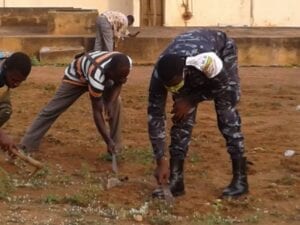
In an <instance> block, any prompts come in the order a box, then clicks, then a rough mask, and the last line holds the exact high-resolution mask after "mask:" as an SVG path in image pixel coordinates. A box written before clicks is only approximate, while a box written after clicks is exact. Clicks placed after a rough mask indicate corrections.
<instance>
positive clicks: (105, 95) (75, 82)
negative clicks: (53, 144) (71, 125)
mask: <svg viewBox="0 0 300 225" xmlns="http://www.w3.org/2000/svg"><path fill="white" fill-rule="evenodd" d="M131 67H132V61H131V59H130V58H129V56H127V55H125V54H123V53H120V52H103V51H93V52H88V53H83V54H81V55H79V56H77V57H75V59H74V60H73V61H72V62H71V63H70V65H69V66H68V67H67V68H66V69H65V74H64V77H63V80H62V83H61V85H60V86H59V87H58V90H57V91H56V93H55V95H54V96H53V98H52V100H50V102H49V103H48V104H47V105H46V106H45V107H44V108H43V109H42V110H41V112H40V113H39V114H38V115H37V117H36V118H35V120H34V121H33V123H32V124H31V126H30V127H29V128H28V129H27V131H26V133H25V135H24V137H23V138H22V140H21V143H20V147H21V148H22V149H23V151H24V152H27V153H28V152H35V151H37V150H38V149H39V146H40V143H41V140H42V138H43V136H44V135H45V134H46V132H47V131H48V130H49V129H50V127H51V125H52V124H53V123H54V122H55V120H56V119H57V118H58V117H59V116H60V115H61V114H62V113H63V112H64V111H65V110H67V109H68V108H69V107H70V106H71V105H72V104H73V103H74V102H75V101H76V100H77V99H78V98H79V97H80V96H81V95H82V94H84V93H86V92H89V97H90V100H91V104H92V110H93V117H94V122H95V124H96V127H97V129H98V131H99V133H100V135H101V136H102V137H103V139H104V141H105V143H106V145H107V151H108V152H109V153H116V152H118V151H119V150H120V148H121V98H120V92H121V88H122V86H123V84H125V83H126V81H127V76H128V74H129V72H130V69H131ZM105 114H107V118H108V123H109V128H110V129H109V130H108V129H107V127H106V123H105V119H104V118H105ZM70 119H74V118H70Z"/></svg>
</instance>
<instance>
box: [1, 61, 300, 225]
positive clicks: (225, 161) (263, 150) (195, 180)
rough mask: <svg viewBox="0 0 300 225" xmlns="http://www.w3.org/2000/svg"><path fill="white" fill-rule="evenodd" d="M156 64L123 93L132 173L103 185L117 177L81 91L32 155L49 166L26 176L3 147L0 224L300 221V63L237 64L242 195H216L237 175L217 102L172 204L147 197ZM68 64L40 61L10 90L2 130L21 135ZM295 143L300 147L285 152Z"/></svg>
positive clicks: (199, 130) (197, 131) (200, 122)
mask: <svg viewBox="0 0 300 225" xmlns="http://www.w3.org/2000/svg"><path fill="white" fill-rule="evenodd" d="M151 69H152V68H151V67H150V66H149V67H148V66H145V67H143V66H136V67H134V69H133V70H132V72H131V75H130V78H129V81H128V83H127V84H126V85H125V86H124V89H123V92H122V99H123V103H124V129H123V138H124V146H125V148H124V151H123V152H122V154H121V155H120V157H119V166H120V168H119V169H120V176H128V180H127V181H123V182H122V183H121V184H120V185H119V186H117V187H114V188H111V189H107V188H106V183H107V179H108V178H111V177H114V174H113V173H112V171H111V162H110V161H109V159H108V157H107V154H106V148H105V145H104V144H103V141H102V139H101V137H100V136H99V134H98V133H97V131H96V128H95V126H94V124H93V120H92V114H91V107H90V102H89V99H88V96H87V95H84V96H82V97H81V98H80V99H79V101H77V102H76V103H75V104H74V105H73V106H72V107H71V108H70V109H69V110H67V111H66V112H65V113H64V114H63V115H62V116H61V117H60V118H59V119H58V120H57V121H56V123H55V124H54V125H53V126H52V128H51V129H50V130H49V132H48V133H47V134H46V136H45V138H44V139H43V143H42V145H41V149H40V151H39V152H38V153H37V154H35V155H34V157H36V158H38V159H40V160H41V161H43V162H44V163H45V164H46V167H45V169H43V170H41V171H39V172H38V173H37V174H36V175H35V176H33V177H32V178H28V175H29V172H30V171H32V168H31V167H30V166H28V165H24V164H23V163H22V162H20V161H17V162H16V165H13V164H11V163H9V162H7V161H6V157H5V155H4V154H0V169H1V168H2V169H1V170H0V224H1V225H4V224H18V225H19V224H25V225H29V224H30V225H32V224H36V225H100V224H101V225H102V224H125V225H127V224H128V225H129V224H145V225H147V224H158V225H164V224H192V225H193V224H195V225H196V224H261V225H268V224H289V225H296V224H298V225H299V224H300V222H299V221H300V109H298V110H297V106H298V107H300V106H299V105H300V79H299V74H300V68H292V67H290V68H276V67H267V68H261V67H243V68H241V69H240V74H241V86H242V99H241V102H240V105H239V109H240V114H241V117H242V122H243V128H242V129H243V132H244V135H245V145H246V151H247V157H248V159H249V160H250V161H251V162H252V165H250V168H249V177H248V179H249V184H250V193H249V194H248V195H247V196H246V197H244V198H241V199H238V200H220V199H218V196H220V194H221V191H222V188H224V187H225V186H226V185H227V184H228V183H229V181H230V179H231V175H230V173H231V165H230V161H229V156H228V154H227V152H226V149H225V144H224V140H223V138H222V137H221V135H220V133H219V131H218V129H217V126H216V118H215V117H216V116H215V112H214V108H213V104H212V102H204V103H201V105H200V107H199V108H198V116H197V124H196V125H195V128H194V131H193V138H192V142H191V147H190V150H189V155H188V157H187V160H186V167H185V170H186V172H185V182H186V195H184V196H183V197H178V198H177V199H176V201H175V204H174V205H172V206H170V205H168V204H166V203H165V202H164V201H156V200H152V199H151V191H152V190H153V189H154V188H155V187H156V183H155V180H154V178H153V176H152V174H153V168H154V163H153V159H152V152H151V151H152V150H151V147H150V143H149V140H148V134H147V115H146V106H147V95H148V94H147V90H148V83H149V77H150V74H151ZM63 70H64V67H47V66H45V67H34V68H33V72H32V75H31V76H30V77H29V79H28V80H27V81H26V82H24V83H23V84H22V85H21V87H19V88H17V89H15V90H13V93H12V102H13V108H14V113H13V115H12V118H11V120H10V121H9V122H8V123H7V124H6V125H5V127H4V129H5V130H6V132H8V133H9V134H10V135H12V136H13V137H14V138H15V139H16V141H19V140H20V138H21V137H22V135H23V134H24V132H25V129H26V127H27V126H28V125H29V124H30V123H31V121H32V120H33V118H34V117H35V115H36V114H37V113H38V112H39V110H40V109H41V107H43V105H45V104H46V103H47V102H48V100H49V99H50V98H51V96H52V95H53V93H54V92H55V89H56V87H57V85H58V84H59V82H60V80H61V78H62V74H63ZM167 111H168V112H170V104H169V105H168V109H167ZM168 118H169V117H168ZM169 124H170V123H169ZM289 149H290V150H294V151H295V152H296V153H295V154H294V155H293V156H290V157H286V156H284V152H285V151H286V150H289ZM141 219H142V221H141V222H139V220H141Z"/></svg>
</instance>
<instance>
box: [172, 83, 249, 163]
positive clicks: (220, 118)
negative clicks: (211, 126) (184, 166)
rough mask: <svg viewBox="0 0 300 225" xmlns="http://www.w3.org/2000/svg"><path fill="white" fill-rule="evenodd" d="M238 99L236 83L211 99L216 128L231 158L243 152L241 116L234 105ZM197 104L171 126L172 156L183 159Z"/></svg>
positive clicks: (189, 138) (238, 90) (238, 92)
mask: <svg viewBox="0 0 300 225" xmlns="http://www.w3.org/2000/svg"><path fill="white" fill-rule="evenodd" d="M239 99H240V88H239V86H238V85H229V86H228V87H227V88H226V89H225V90H224V91H223V92H222V93H219V94H218V96H217V97H215V98H214V99H213V101H214V103H215V110H216V113H217V123H218V128H219V130H220V132H221V134H222V135H223V137H224V138H225V141H226V146H227V151H228V153H229V154H230V155H231V157H232V158H235V157H237V156H241V155H242V154H243V152H244V137H243V134H242V132H241V118H240V116H239V113H238V110H237V108H236V105H237V103H238V101H239ZM197 108H198V105H197V106H195V107H194V109H193V110H191V111H190V113H189V114H188V116H187V117H186V118H185V119H184V120H183V121H181V122H178V123H175V124H173V126H172V128H171V144H170V146H169V150H170V155H171V157H172V158H180V159H184V158H185V156H186V154H187V151H188V146H189V143H190V140H191V135H192V129H193V127H194V124H195V118H196V114H197Z"/></svg>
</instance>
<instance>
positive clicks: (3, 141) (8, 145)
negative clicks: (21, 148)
mask: <svg viewBox="0 0 300 225" xmlns="http://www.w3.org/2000/svg"><path fill="white" fill-rule="evenodd" d="M0 147H1V149H3V150H4V151H9V150H10V149H12V148H13V147H15V143H14V141H13V140H12V138H11V137H9V136H8V135H7V134H5V133H4V131H3V130H2V129H0Z"/></svg>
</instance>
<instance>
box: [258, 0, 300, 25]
mask: <svg viewBox="0 0 300 225" xmlns="http://www.w3.org/2000/svg"><path fill="white" fill-rule="evenodd" d="M253 8H254V10H253V17H254V20H253V25H254V26H293V27H300V0H253Z"/></svg>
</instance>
